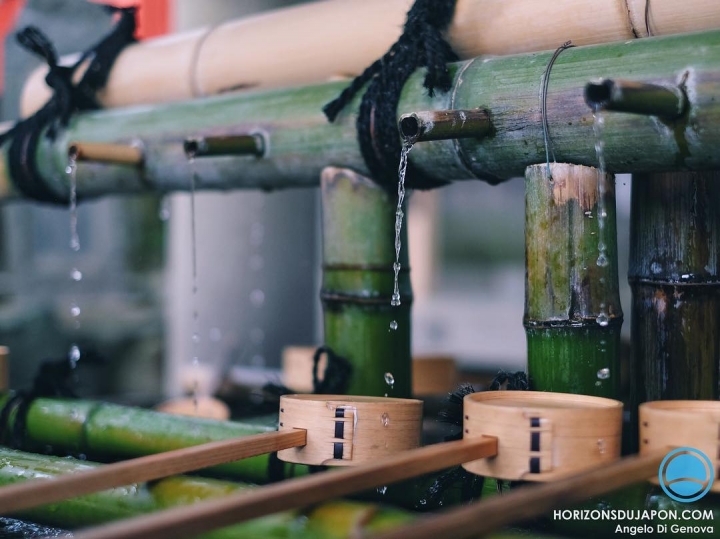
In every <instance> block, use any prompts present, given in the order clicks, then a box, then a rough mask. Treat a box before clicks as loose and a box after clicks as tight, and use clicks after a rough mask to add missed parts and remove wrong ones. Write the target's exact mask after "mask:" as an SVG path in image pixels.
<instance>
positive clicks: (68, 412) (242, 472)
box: [0, 395, 306, 483]
mask: <svg viewBox="0 0 720 539" xmlns="http://www.w3.org/2000/svg"><path fill="white" fill-rule="evenodd" d="M7 398H8V395H4V396H2V395H0V408H2V407H3V406H4V404H5V401H6V399H7ZM14 417H15V416H14V414H12V415H11V418H10V419H11V421H10V426H11V427H12V424H13V422H14ZM273 430H275V429H274V428H271V427H264V426H258V425H252V424H244V423H237V422H232V421H216V420H212V419H203V418H194V417H184V416H176V415H170V414H163V413H160V412H154V411H151V410H144V409H141V408H132V407H127V406H118V405H115V404H108V403H100V402H92V401H85V400H74V399H73V400H65V399H42V398H41V399H35V400H34V401H33V403H32V405H31V406H30V409H29V411H28V414H27V423H26V429H25V440H24V441H25V443H26V445H27V446H28V448H30V449H35V450H40V451H44V450H45V449H46V448H47V447H48V446H50V447H51V448H52V449H53V450H54V451H70V452H73V453H84V454H87V455H89V456H92V457H93V458H97V457H103V460H104V459H106V458H129V457H139V456H142V455H151V454H155V453H162V452H164V451H170V450H172V449H180V448H183V447H189V446H193V445H198V444H202V443H205V442H211V441H216V440H225V439H228V438H235V437H241V436H249V435H251V434H258V433H261V432H270V431H273ZM268 465H269V456H268V455H260V456H257V457H252V458H248V459H243V460H240V461H237V462H232V463H228V464H223V465H221V466H216V467H214V468H211V469H208V470H204V472H203V473H205V472H207V473H211V474H214V475H221V476H227V477H232V478H238V479H243V480H246V481H253V482H258V483H263V482H267V481H268V479H269V478H268ZM284 466H285V471H286V475H288V476H289V475H292V474H295V475H298V474H302V473H305V471H306V467H305V466H292V465H289V464H285V465H284Z"/></svg>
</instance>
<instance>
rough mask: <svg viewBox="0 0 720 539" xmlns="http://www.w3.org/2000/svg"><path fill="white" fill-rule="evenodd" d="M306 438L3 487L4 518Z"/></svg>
mask: <svg viewBox="0 0 720 539" xmlns="http://www.w3.org/2000/svg"><path fill="white" fill-rule="evenodd" d="M305 440H306V431H304V430H299V429H298V430H294V431H284V432H267V433H263V434H255V435H252V436H247V437H243V438H233V439H231V440H221V441H218V442H210V443H207V444H202V445H196V446H192V447H185V448H183V449H176V450H173V451H167V452H165V453H158V454H156V455H149V456H146V457H140V458H136V459H131V460H126V461H123V462H117V463H115V464H107V465H105V466H99V467H98V468H94V469H92V470H88V471H84V472H79V473H75V474H71V475H62V476H59V477H57V478H52V479H36V480H33V481H28V482H25V483H17V484H14V485H10V486H8V487H3V488H0V514H3V515H8V514H11V513H15V512H17V511H20V510H23V509H29V508H31V507H37V506H39V505H44V504H47V503H53V502H59V501H61V500H66V499H68V498H73V497H75V496H81V495H83V494H90V493H92V492H98V491H101V490H105V489H109V488H114V487H121V486H124V485H130V484H132V483H139V482H143V481H152V480H154V479H160V478H162V477H167V476H170V475H175V474H180V473H186V472H191V471H194V470H200V469H202V468H208V467H210V466H216V465H218V464H224V463H226V462H232V461H235V460H241V459H244V458H248V457H254V456H257V455H262V454H265V453H271V452H273V451H279V450H281V449H289V448H291V447H299V446H301V445H305Z"/></svg>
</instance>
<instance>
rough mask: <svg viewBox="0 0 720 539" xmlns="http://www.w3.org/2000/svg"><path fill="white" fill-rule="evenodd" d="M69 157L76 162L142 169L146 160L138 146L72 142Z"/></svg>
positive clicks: (69, 146)
mask: <svg viewBox="0 0 720 539" xmlns="http://www.w3.org/2000/svg"><path fill="white" fill-rule="evenodd" d="M68 157H69V158H70V159H74V160H75V161H94V162H97V163H106V164H114V165H133V166H136V167H140V166H142V164H143V161H144V160H145V156H144V153H143V150H142V148H141V147H140V146H139V145H136V144H109V143H99V142H71V143H70V144H69V145H68Z"/></svg>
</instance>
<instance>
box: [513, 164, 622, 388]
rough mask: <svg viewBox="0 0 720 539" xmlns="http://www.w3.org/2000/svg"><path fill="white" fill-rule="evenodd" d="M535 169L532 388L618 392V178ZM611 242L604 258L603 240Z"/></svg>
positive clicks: (530, 242)
mask: <svg viewBox="0 0 720 539" xmlns="http://www.w3.org/2000/svg"><path fill="white" fill-rule="evenodd" d="M549 170H550V171H551V173H552V179H551V178H550V177H548V167H547V166H546V165H545V164H542V165H535V166H532V167H528V169H527V172H526V175H525V178H526V182H525V252H526V264H527V271H526V296H525V297H526V299H525V319H524V321H525V329H526V333H527V342H528V374H529V376H530V379H531V383H532V387H533V389H536V390H538V391H558V392H565V393H577V394H585V395H596V396H602V397H610V398H618V397H619V392H620V365H619V354H618V352H619V346H620V328H621V325H622V316H623V315H622V310H621V308H620V296H619V292H618V275H617V232H616V223H615V181H614V178H613V177H612V176H609V175H606V176H605V177H604V178H602V181H603V182H604V192H605V194H604V210H605V211H606V213H607V217H606V218H605V224H604V230H603V231H601V227H600V223H599V221H600V220H599V218H598V213H599V208H600V211H601V210H602V204H600V205H599V201H600V200H601V196H602V191H601V190H599V189H598V182H599V180H598V174H599V173H598V170H597V169H594V168H590V167H584V166H579V165H567V164H551V165H550V166H549ZM601 237H602V239H603V241H604V242H605V244H606V251H605V253H604V258H605V262H604V265H603V263H601V262H600V260H599V259H600V256H601V253H600V249H599V240H600V238H601Z"/></svg>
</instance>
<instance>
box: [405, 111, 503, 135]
mask: <svg viewBox="0 0 720 539" xmlns="http://www.w3.org/2000/svg"><path fill="white" fill-rule="evenodd" d="M398 125H399V128H400V134H401V135H402V136H403V138H404V139H406V140H407V141H409V142H411V143H413V144H414V143H415V142H425V141H428V140H449V139H456V138H468V137H474V138H482V137H484V136H486V135H487V134H489V133H490V132H491V131H492V122H491V121H490V114H489V113H488V111H487V110H484V109H477V110H430V111H422V112H412V113H410V114H403V115H402V116H401V117H400V122H399V124H398Z"/></svg>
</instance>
